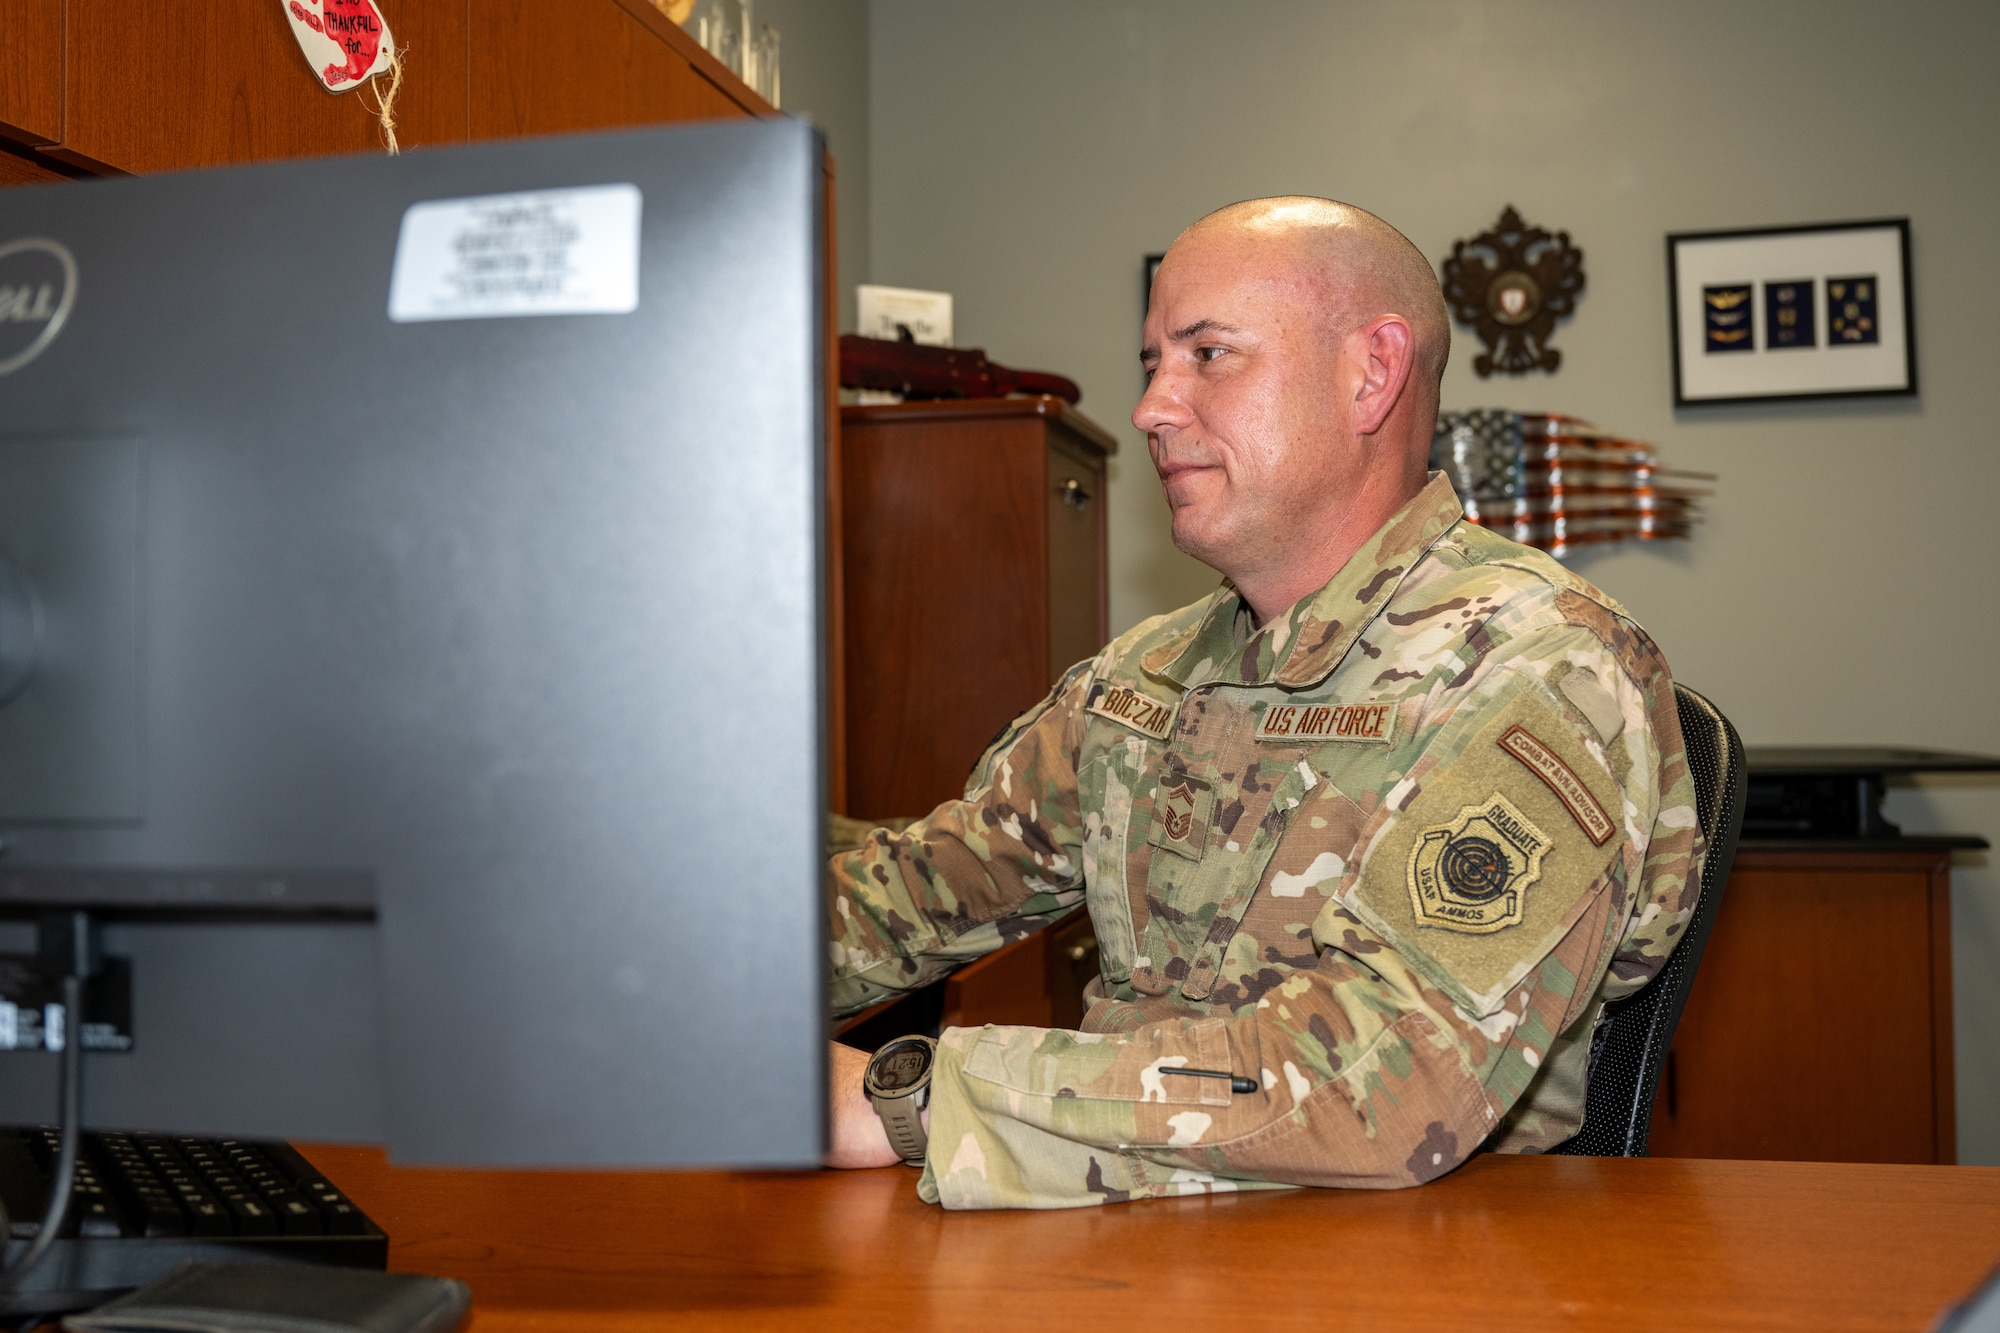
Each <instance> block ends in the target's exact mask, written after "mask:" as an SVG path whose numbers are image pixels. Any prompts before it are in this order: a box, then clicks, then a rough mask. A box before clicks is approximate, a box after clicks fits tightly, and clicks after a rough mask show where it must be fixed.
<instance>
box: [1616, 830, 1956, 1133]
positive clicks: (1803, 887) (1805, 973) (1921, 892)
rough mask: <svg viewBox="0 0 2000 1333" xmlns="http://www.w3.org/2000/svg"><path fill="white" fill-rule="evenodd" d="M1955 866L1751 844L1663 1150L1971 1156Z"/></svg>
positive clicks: (1664, 1111)
mask: <svg viewBox="0 0 2000 1333" xmlns="http://www.w3.org/2000/svg"><path fill="white" fill-rule="evenodd" d="M1950 947H1951V921H1950V855H1949V853H1947V852H1933V851H1922V852H1842V851H1825V852H1790V851H1760V850H1758V849H1756V848H1755V847H1752V846H1747V845H1746V846H1744V847H1742V848H1740V849H1739V850H1738V852H1737V854H1736V862H1735V866H1734V869H1733V870H1732V872H1731V874H1730V877H1729V886H1728V889H1727V890H1726V891H1725V892H1724V894H1723V898H1722V906H1721V908H1720V910H1719V911H1718V912H1717V913H1716V919H1715V926H1714V929H1713V933H1712V934H1711V935H1710V937H1709V942H1708V951H1707V953H1706V954H1704V955H1703V957H1702V962H1701V970H1700V972H1699V973H1698V974H1697V976H1696V979H1695V985H1694V990H1693V991H1692V993H1690V995H1689V997H1688V1005H1687V1010H1686V1012H1685V1013H1684V1014H1683V1015H1682V1017H1681V1022H1680V1027H1679V1028H1678V1029H1677V1030H1676V1032H1675V1036H1674V1048H1673V1055H1672V1057H1671V1062H1670V1065H1669V1068H1668V1072H1667V1077H1666V1078H1664V1079H1663V1080H1662V1081H1661V1088H1660V1096H1659V1101H1658V1103H1657V1105H1656V1107H1655V1111H1654V1118H1653V1132H1652V1142H1651V1151H1652V1152H1653V1154H1654V1155H1655V1156H1667V1157H1731V1158H1763V1159H1787V1160H1797V1161H1840V1162H1940V1163H1948V1162H1951V1161H1954V1160H1955V1159H1956V1136H1955V1130H1954V1123H1953V1106H1952V1100H1953V1081H1952V1063H1951V1061H1952V1049H1951V1040H1952V1038H1951V954H1950Z"/></svg>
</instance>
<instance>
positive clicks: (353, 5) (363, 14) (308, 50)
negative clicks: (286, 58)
mask: <svg viewBox="0 0 2000 1333" xmlns="http://www.w3.org/2000/svg"><path fill="white" fill-rule="evenodd" d="M280 3H282V4H283V5H284V6H285V17H286V19H287V20H289V21H290V23H291V25H292V36H294V37H296V38H297V39H298V43H299V50H300V51H302V52H303V53H304V54H305V58H306V63H307V64H309V65H311V66H312V68H313V72H314V73H315V74H317V75H318V76H319V81H320V83H322V84H323V85H325V87H326V90H327V91H328V92H334V93H344V92H346V91H347V90H348V89H350V88H358V87H360V86H361V85H362V84H363V83H366V82H367V81H368V80H369V79H372V78H374V77H375V76H376V75H377V74H380V73H382V72H383V71H385V70H387V69H389V68H390V67H391V66H392V65H393V64H394V63H395V56H396V45H395V40H394V38H392V37H391V36H390V35H389V25H388V23H387V22H386V21H384V20H383V18H382V11H380V10H379V9H377V8H376V7H375V4H374V0H280Z"/></svg>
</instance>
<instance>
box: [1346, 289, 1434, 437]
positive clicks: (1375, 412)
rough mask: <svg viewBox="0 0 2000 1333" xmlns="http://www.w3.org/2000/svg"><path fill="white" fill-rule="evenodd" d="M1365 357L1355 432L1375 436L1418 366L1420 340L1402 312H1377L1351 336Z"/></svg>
mask: <svg viewBox="0 0 2000 1333" xmlns="http://www.w3.org/2000/svg"><path fill="white" fill-rule="evenodd" d="M1348 345H1349V346H1350V347H1351V348H1353V349H1354V350H1355V352H1356V353H1357V354H1358V355H1359V356H1360V358H1361V383H1360V386H1359V387H1358V388H1357V389H1356V390H1355V394H1354V433H1355V434H1356V435H1373V434H1375V433H1376V432H1377V431H1379V430H1381V429H1382V423H1384V422H1386V421H1387V420H1388V419H1389V414H1390V413H1391V412H1394V411H1395V410H1396V404H1397V403H1398V402H1399V401H1401V400H1402V397H1403V390H1404V389H1405V388H1407V387H1408V385H1409V383H1410V371H1411V369H1412V367H1414V366H1415V365H1416V360H1417V339H1416V334H1415V333H1413V332H1412V331H1411V329H1410V322H1409V321H1408V320H1406V319H1404V318H1403V317H1402V316H1401V315H1377V316H1376V317H1375V318H1374V319H1371V320H1369V321H1368V322H1367V323H1366V324H1363V325H1362V326H1361V327H1360V328H1358V329H1356V330H1355V331H1354V332H1353V334H1352V335H1351V336H1350V340H1349V343H1348Z"/></svg>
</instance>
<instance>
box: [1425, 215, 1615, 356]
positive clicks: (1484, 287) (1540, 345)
mask: <svg viewBox="0 0 2000 1333" xmlns="http://www.w3.org/2000/svg"><path fill="white" fill-rule="evenodd" d="M1582 292H1583V251H1581V250H1579V249H1577V248H1576V247H1575V246H1573V245H1571V244H1570V243H1569V233H1568V232H1566V231H1559V232H1556V233H1554V234H1553V235H1552V234H1550V233H1549V232H1547V231H1544V230H1543V229H1542V228H1540V227H1530V226H1529V225H1528V224H1527V223H1525V222H1523V221H1522V220H1521V215H1520V214H1519V213H1517V212H1515V211H1514V207H1513V205H1511V204H1510V205H1508V206H1507V209H1506V211H1505V212H1503V213H1501V214H1500V220H1499V221H1498V222H1496V223H1494V224H1493V229H1492V230H1491V231H1484V232H1481V233H1480V234H1479V235H1477V236H1475V237H1473V238H1472V239H1471V240H1469V241H1458V242H1456V243H1454V244H1453V245H1452V247H1451V258H1449V259H1447V260H1445V261H1444V299H1445V300H1446V301H1447V302H1449V303H1450V305H1451V313H1452V314H1453V315H1455V316H1456V317H1457V318H1458V320H1459V322H1460V323H1464V324H1470V325H1471V326H1472V328H1473V330H1474V332H1476V333H1478V334H1479V340H1480V341H1481V342H1483V343H1485V344H1486V350H1485V351H1484V352H1481V353H1480V354H1479V355H1478V356H1477V357H1475V358H1473V362H1472V368H1473V369H1474V370H1475V371H1477V372H1478V373H1479V375H1480V377H1481V378H1482V379H1483V378H1485V377H1487V376H1489V375H1491V374H1492V373H1493V372H1494V371H1495V370H1498V371H1500V372H1502V373H1503V374H1507V375H1525V374H1527V373H1528V372H1529V371H1531V370H1538V369H1539V370H1548V371H1553V370H1554V369H1555V368H1556V367H1557V366H1559V365H1561V364H1562V353H1561V352H1560V351H1558V350H1557V349H1556V348H1553V347H1551V346H1549V335H1550V334H1552V333H1554V332H1555V327H1556V320H1557V318H1558V317H1560V316H1563V315H1568V314H1572V313H1574V312H1575V310H1576V298H1577V297H1578V296H1579V295H1581V294H1582Z"/></svg>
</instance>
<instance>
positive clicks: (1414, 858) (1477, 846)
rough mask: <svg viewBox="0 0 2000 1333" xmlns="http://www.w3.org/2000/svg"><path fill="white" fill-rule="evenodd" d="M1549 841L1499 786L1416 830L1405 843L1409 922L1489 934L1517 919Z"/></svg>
mask: <svg viewBox="0 0 2000 1333" xmlns="http://www.w3.org/2000/svg"><path fill="white" fill-rule="evenodd" d="M1552 845H1553V844H1552V843H1551V842H1550V840H1549V836H1548V835H1547V834H1546V833H1543V832H1542V831H1541V830H1540V829H1538V828H1536V827H1535V826H1534V825H1533V824H1532V823H1530V822H1529V820H1528V817H1527V816H1526V815H1524V814H1522V813H1521V812H1520V811H1519V810H1518V809H1516V808H1515V807H1514V803H1513V802H1512V801H1509V800H1508V799H1507V798H1506V797H1504V796H1502V795H1501V794H1500V793H1499V792H1494V793H1493V795H1491V796H1489V797H1487V798H1486V801H1485V802H1484V803H1483V804H1480V805H1468V806H1465V807H1464V808H1462V809H1461V810H1460V811H1459V812H1458V818H1457V819H1454V820H1452V821H1451V822H1450V823H1449V824H1439V825H1436V826H1434V827H1431V828H1427V829H1425V830H1423V832H1422V833H1421V834H1419V835H1418V837H1417V841H1416V845H1415V846H1414V847H1412V848H1411V849H1410V875H1409V879H1410V905H1411V906H1412V907H1413V908H1414V909H1415V910H1416V914H1417V924H1418V925H1423V926H1437V927H1440V928H1442V929H1445V930H1457V931H1463V932H1464V933H1466V934H1468V935H1490V934H1492V933H1493V932H1494V931H1496V930H1505V929H1506V928H1507V927H1509V926H1516V925H1519V924H1520V923H1521V912H1522V906H1523V903H1524V902H1525V899H1526V895H1527V892H1528V887H1529V886H1530V885H1532V884H1533V883H1534V882H1535V881H1536V880H1538V879H1540V878H1541V877H1542V857H1543V856H1544V855H1546V854H1547V852H1548V850H1549V848H1550V847H1551V846H1552Z"/></svg>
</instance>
